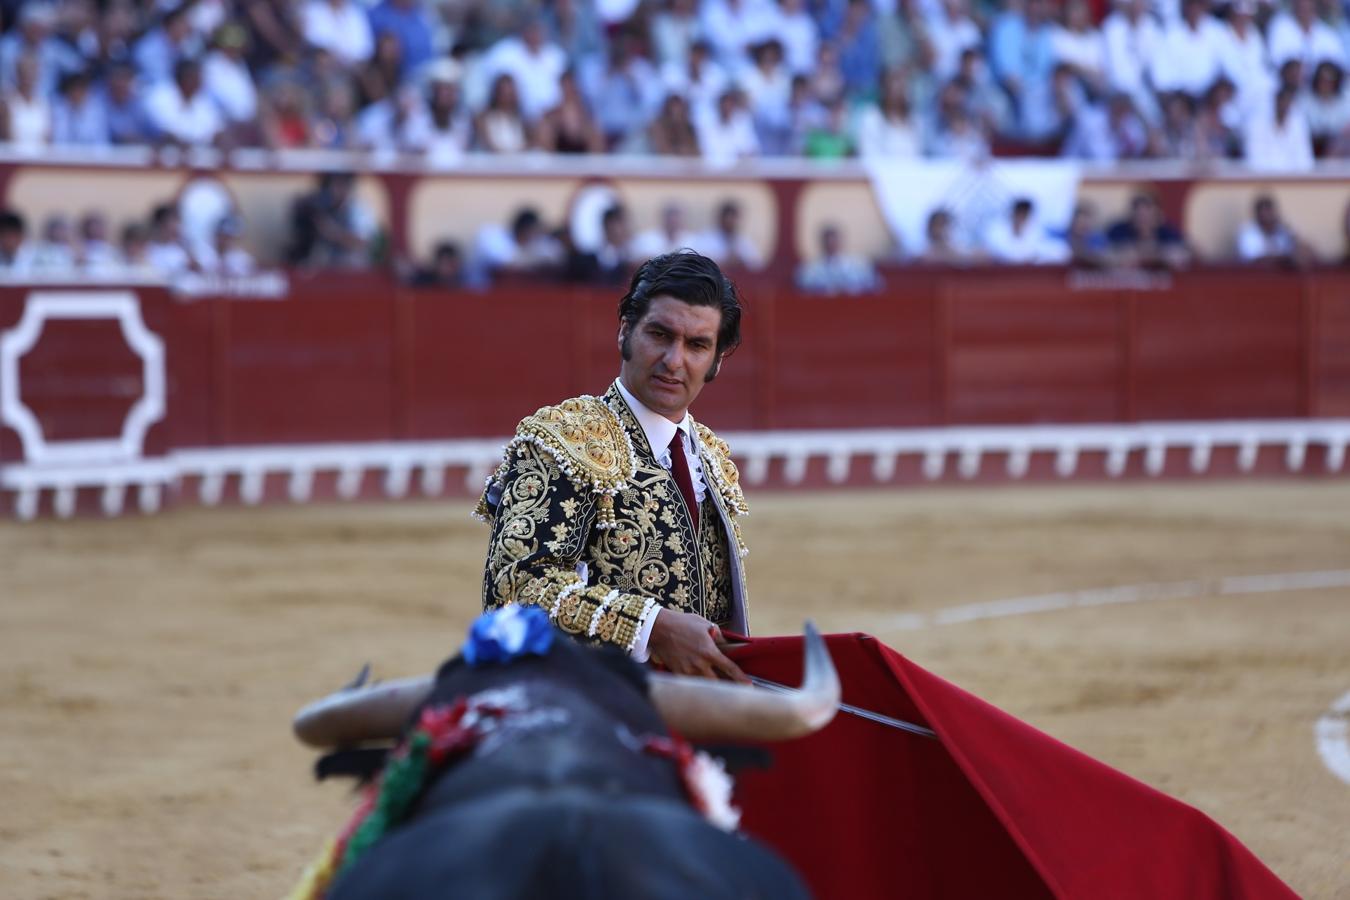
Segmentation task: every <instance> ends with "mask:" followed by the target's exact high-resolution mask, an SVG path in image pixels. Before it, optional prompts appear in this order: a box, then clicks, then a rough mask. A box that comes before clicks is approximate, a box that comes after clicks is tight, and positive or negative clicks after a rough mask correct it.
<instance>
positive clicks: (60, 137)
mask: <svg viewBox="0 0 1350 900" xmlns="http://www.w3.org/2000/svg"><path fill="white" fill-rule="evenodd" d="M52 143H53V144H56V145H58V146H82V147H106V146H107V145H108V143H109V136H108V110H107V108H106V107H105V106H104V105H103V101H102V100H101V99H100V98H99V97H96V96H94V94H93V93H92V91H91V88H90V84H89V75H88V74H86V73H84V72H76V73H74V74H73V75H67V76H66V78H65V80H64V81H62V82H61V98H60V99H59V100H57V101H56V104H55V105H54V106H53V107H52Z"/></svg>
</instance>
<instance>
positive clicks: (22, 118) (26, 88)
mask: <svg viewBox="0 0 1350 900" xmlns="http://www.w3.org/2000/svg"><path fill="white" fill-rule="evenodd" d="M14 73H15V74H14V78H15V80H14V87H13V88H12V89H10V90H7V91H5V93H4V99H3V101H0V140H2V141H6V142H8V143H9V144H10V145H11V146H13V147H15V148H17V149H20V150H28V151H32V150H36V149H38V148H40V147H44V146H46V145H47V144H48V143H49V142H50V141H51V136H52V105H51V103H49V102H48V101H47V98H46V96H45V95H43V94H42V93H40V92H39V90H38V85H37V74H38V59H37V57H36V56H34V55H32V54H28V55H25V56H22V57H20V58H19V61H18V63H17V64H16V66H15V69H14Z"/></svg>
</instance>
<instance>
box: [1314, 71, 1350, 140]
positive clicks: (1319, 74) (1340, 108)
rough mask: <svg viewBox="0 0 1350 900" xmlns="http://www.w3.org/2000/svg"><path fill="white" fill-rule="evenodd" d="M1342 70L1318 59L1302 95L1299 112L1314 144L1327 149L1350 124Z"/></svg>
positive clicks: (1348, 105)
mask: <svg viewBox="0 0 1350 900" xmlns="http://www.w3.org/2000/svg"><path fill="white" fill-rule="evenodd" d="M1344 76H1345V73H1344V72H1343V71H1342V70H1341V67H1340V66H1338V65H1336V64H1335V63H1334V62H1321V63H1318V64H1317V68H1316V69H1314V70H1313V78H1312V85H1311V86H1310V88H1309V90H1308V92H1307V94H1305V95H1304V97H1303V104H1302V105H1303V113H1304V115H1305V116H1306V117H1307V119H1308V131H1309V133H1310V134H1311V135H1312V139H1313V145H1314V147H1320V148H1321V149H1322V150H1323V151H1324V152H1325V151H1330V150H1332V148H1333V147H1334V145H1335V144H1336V143H1337V139H1338V138H1339V137H1340V136H1341V135H1342V134H1343V133H1344V132H1345V131H1346V129H1347V127H1350V94H1347V93H1346V91H1345V89H1344V87H1343V82H1344Z"/></svg>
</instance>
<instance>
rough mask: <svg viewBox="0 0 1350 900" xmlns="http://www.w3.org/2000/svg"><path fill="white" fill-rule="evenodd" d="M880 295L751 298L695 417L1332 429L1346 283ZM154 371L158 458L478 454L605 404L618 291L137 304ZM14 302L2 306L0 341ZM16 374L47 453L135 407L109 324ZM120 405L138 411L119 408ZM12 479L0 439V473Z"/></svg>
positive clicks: (307, 286) (1205, 275)
mask: <svg viewBox="0 0 1350 900" xmlns="http://www.w3.org/2000/svg"><path fill="white" fill-rule="evenodd" d="M889 283H890V284H891V289H890V290H889V292H888V293H887V294H886V295H882V296H875V297H866V298H820V297H807V296H801V295H798V294H796V293H794V292H791V291H789V290H784V289H781V288H774V287H771V286H766V287H762V288H761V287H760V286H757V285H754V284H752V283H751V284H747V285H746V288H747V290H746V291H745V293H746V296H747V300H746V302H747V315H746V319H745V343H744V346H743V347H742V349H741V350H740V351H739V352H738V353H737V354H736V355H735V356H734V357H733V358H732V359H731V360H730V361H729V362H728V363H727V364H726V366H725V367H724V369H723V373H722V374H721V376H719V378H718V380H717V383H716V384H714V385H713V386H712V387H710V388H709V389H708V390H707V392H706V393H705V394H704V396H703V397H702V398H701V399H700V400H699V403H698V405H697V413H698V414H699V416H700V418H701V419H703V420H704V421H706V422H708V423H709V424H710V425H712V426H713V427H716V428H722V429H734V430H745V429H809V428H819V429H827V428H869V427H910V426H929V425H944V424H992V423H999V424H1009V423H1042V422H1061V423H1066V422H1112V421H1131V420H1148V419H1220V418H1290V417H1300V416H1347V415H1350V273H1342V272H1338V271H1326V272H1315V273H1304V274H1294V273H1278V272H1267V271H1262V272H1253V271H1248V270H1232V271H1199V272H1191V273H1185V274H1182V275H1178V276H1175V277H1174V278H1173V279H1172V281H1171V284H1170V286H1168V287H1166V288H1165V289H1161V290H1116V289H1110V288H1108V289H1093V290H1074V289H1071V286H1070V276H1068V275H1067V274H1066V273H1065V272H1063V271H1047V270H1022V269H1002V270H981V271H963V272H937V271H931V270H912V271H910V270H904V271H897V272H894V273H891V276H890V278H889ZM136 290H137V291H138V293H139V294H140V295H141V296H142V299H143V303H142V306H143V314H144V317H145V319H146V322H147V324H148V325H149V327H150V328H151V329H152V330H154V331H156V332H158V333H159V334H160V335H161V336H163V337H164V339H165V343H166V347H167V355H168V374H169V385H168V410H169V411H168V415H167V417H166V420H165V421H164V422H163V423H161V424H160V425H158V426H156V427H155V428H154V429H153V430H152V431H151V435H150V444H151V447H150V450H151V451H152V452H153V451H159V452H162V451H163V450H164V449H165V448H167V447H169V446H173V447H191V446H222V445H231V444H269V443H314V442H332V441H375V440H400V439H403V440H408V439H412V440H424V439H444V438H456V437H473V436H496V435H504V434H507V433H509V432H510V430H511V429H512V427H513V426H514V424H515V422H516V420H517V419H519V418H520V417H521V416H522V415H524V414H526V413H528V412H531V411H533V410H534V409H535V408H537V407H538V406H540V405H542V404H544V403H549V402H553V401H556V400H558V399H561V398H563V397H565V396H568V395H571V394H576V393H581V392H599V391H602V390H603V389H604V388H605V386H606V385H607V384H608V382H609V381H610V379H612V378H613V376H614V374H615V373H616V368H617V349H616V347H615V331H616V318H615V316H616V312H615V307H616V303H617V295H618V293H619V292H618V291H617V290H616V289H606V290H600V289H574V288H558V287H549V286H541V285H515V286H510V287H503V288H500V289H497V290H494V291H492V292H490V293H484V294H477V293H445V292H437V291H420V290H419V291H413V290H408V289H403V288H397V287H395V286H394V285H393V284H391V283H389V282H387V281H385V280H383V279H382V278H380V277H378V276H369V277H364V278H356V279H352V278H350V277H347V276H329V277H326V278H310V279H304V280H299V281H297V282H296V283H295V284H294V288H293V294H292V296H291V297H289V298H287V299H285V300H266V301H264V300H237V299H236V300H231V299H206V300H193V301H185V300H179V299H173V298H170V297H169V296H168V295H167V294H166V293H164V292H163V291H159V290H147V289H136ZM27 294H28V289H24V288H16V287H6V288H3V289H0V331H3V330H5V329H7V328H10V327H12V326H13V324H14V323H15V322H17V321H18V319H19V316H20V315H21V313H22V309H23V304H24V302H25V298H26V296H27ZM50 327H51V330H50V331H49V332H47V333H44V336H43V339H42V341H41V342H40V343H39V344H38V346H37V347H36V348H35V349H34V350H33V351H32V352H31V353H30V354H28V355H27V356H25V357H24V359H23V360H22V361H21V363H20V372H21V377H22V385H21V387H22V391H21V394H22V397H23V400H24V402H25V403H27V404H28V405H29V406H30V407H32V408H33V409H34V410H35V411H36V412H37V414H38V416H39V418H40V420H41V421H42V422H43V426H44V429H45V430H46V434H47V435H48V437H49V438H58V437H79V436H98V435H99V434H103V433H108V432H110V431H112V430H115V427H116V423H118V422H120V417H121V416H122V415H124V413H125V410H126V408H127V407H128V406H129V404H130V402H131V401H132V400H133V399H134V396H135V395H136V393H137V391H138V386H139V374H138V369H137V367H136V366H135V365H134V364H132V361H131V359H130V357H129V355H128V353H129V351H128V350H127V349H126V347H125V345H124V344H122V343H121V342H120V340H119V333H118V332H117V330H116V328H115V327H114V326H113V325H112V324H111V323H106V322H105V323H60V324H54V325H52V326H50ZM133 389H136V390H133ZM19 458H20V452H19V443H18V441H17V438H16V435H15V434H14V433H13V432H12V431H11V430H10V429H8V428H0V460H10V461H13V460H17V459H19Z"/></svg>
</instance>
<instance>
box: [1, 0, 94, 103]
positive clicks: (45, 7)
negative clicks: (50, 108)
mask: <svg viewBox="0 0 1350 900" xmlns="http://www.w3.org/2000/svg"><path fill="white" fill-rule="evenodd" d="M12 11H17V12H18V24H17V27H15V28H11V29H10V30H9V33H8V34H6V35H5V36H4V37H0V84H3V85H5V86H6V87H12V86H13V85H14V84H15V82H17V81H18V65H19V60H20V59H21V58H22V57H24V56H31V57H32V58H33V59H34V60H35V62H36V66H37V68H36V71H35V72H34V74H33V81H34V88H35V91H36V93H37V94H38V95H39V96H42V97H50V96H51V95H52V94H53V93H55V91H56V87H57V85H58V84H60V82H61V79H62V78H64V77H65V76H66V75H69V74H70V73H72V72H77V71H79V70H80V69H83V68H84V60H83V59H82V58H81V57H80V53H79V52H78V51H77V50H76V49H75V48H73V47H71V46H69V45H68V44H66V43H65V42H64V41H62V40H61V39H60V38H59V37H57V36H56V35H55V34H54V33H53V32H54V30H55V27H56V10H55V8H54V7H53V6H52V5H50V4H47V3H11V4H6V6H5V12H6V13H10V12H12ZM5 19H6V21H5V25H6V26H8V25H9V24H10V21H9V19H10V16H9V15H6V16H5Z"/></svg>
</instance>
